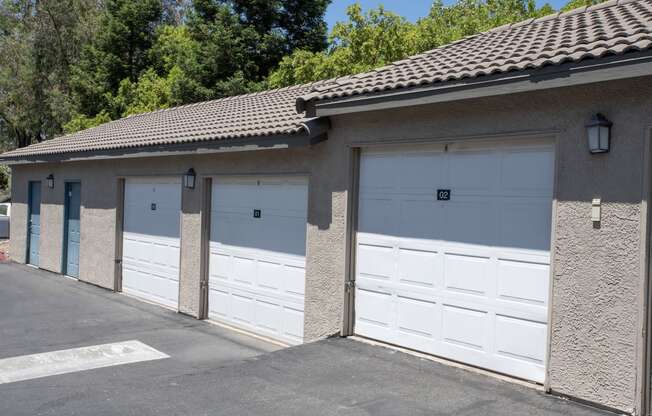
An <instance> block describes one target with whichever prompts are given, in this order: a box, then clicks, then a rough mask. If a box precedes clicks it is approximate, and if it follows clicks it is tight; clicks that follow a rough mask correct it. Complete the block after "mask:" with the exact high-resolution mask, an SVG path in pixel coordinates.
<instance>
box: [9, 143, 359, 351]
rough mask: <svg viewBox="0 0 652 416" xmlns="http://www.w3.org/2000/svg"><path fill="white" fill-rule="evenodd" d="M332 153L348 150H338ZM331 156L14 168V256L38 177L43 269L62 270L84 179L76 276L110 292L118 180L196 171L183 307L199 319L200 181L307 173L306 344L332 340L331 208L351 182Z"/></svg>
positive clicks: (185, 222)
mask: <svg viewBox="0 0 652 416" xmlns="http://www.w3.org/2000/svg"><path fill="white" fill-rule="evenodd" d="M333 149H337V151H339V152H344V150H343V149H340V148H336V147H333ZM322 150H323V151H322ZM331 153H332V150H329V149H328V146H327V145H326V144H320V145H317V146H316V147H315V148H313V149H292V150H283V151H279V150H265V151H260V152H246V153H229V154H220V155H204V156H186V157H181V156H177V157H163V158H144V159H123V160H110V161H109V160H104V161H93V162H74V163H58V164H54V163H52V164H42V165H30V166H15V167H14V168H13V171H12V173H13V183H12V185H13V189H14V194H13V195H14V206H13V208H12V209H13V211H12V241H11V252H12V254H13V258H14V260H16V261H18V262H25V250H26V239H25V232H26V231H25V224H26V221H27V220H26V215H27V186H28V182H29V181H30V180H41V181H42V182H43V184H42V187H43V191H42V193H43V195H42V205H41V207H42V212H41V223H42V226H41V246H40V257H41V264H40V267H42V268H44V269H46V270H50V271H53V272H57V273H59V272H61V264H62V263H61V256H62V252H63V250H62V240H63V193H64V181H65V180H69V179H81V184H82V185H81V189H82V215H81V245H80V265H79V269H80V272H79V278H80V280H83V281H86V282H89V283H93V284H96V285H99V286H102V287H105V288H108V289H113V287H114V261H115V237H114V236H115V231H116V228H115V227H116V206H117V201H118V196H117V189H118V188H117V184H118V178H119V177H129V176H143V175H179V176H180V175H182V174H183V173H184V172H186V171H187V170H188V168H189V167H193V168H194V169H195V171H196V172H197V175H198V179H197V186H196V188H195V189H194V190H187V189H184V191H183V196H182V217H181V236H182V243H181V264H180V269H181V276H180V293H179V310H180V311H181V312H184V313H187V314H190V315H193V316H198V313H199V293H200V289H199V282H200V279H199V278H200V267H201V257H200V252H201V232H200V230H201V227H202V224H201V205H202V195H203V189H202V186H203V181H202V178H203V177H206V176H212V175H227V174H251V173H259V174H279V173H307V174H309V175H310V191H309V201H308V205H309V214H308V216H309V218H308V221H309V224H308V226H307V241H308V246H307V249H306V250H307V256H308V257H309V258H312V257H314V258H316V259H319V260H315V261H311V262H308V265H307V267H306V299H307V300H306V305H305V308H306V311H305V315H306V325H305V328H304V331H305V337H306V339H308V340H311V339H318V338H322V337H325V336H329V335H332V334H335V333H337V332H339V330H340V325H341V324H340V322H341V309H340V307H341V302H342V297H343V294H342V285H343V283H342V280H341V279H343V270H344V248H342V247H340V246H339V245H338V244H337V243H336V242H337V241H339V240H341V239H342V238H343V236H344V217H343V215H341V214H339V215H336V216H335V217H333V210H332V209H331V208H330V204H331V199H333V200H334V201H335V203H336V204H337V206H338V207H342V204H343V201H345V197H342V196H338V194H341V193H343V192H344V191H343V189H341V186H340V184H341V183H345V182H346V181H345V180H344V179H343V177H344V176H343V175H345V173H344V172H339V171H335V172H332V171H331V170H332V169H331V170H329V169H330V166H331V164H330V161H331V160H332V157H331ZM344 154H345V153H344ZM50 173H52V174H53V175H54V177H55V187H54V189H52V190H50V189H48V188H47V187H46V185H45V177H46V176H47V175H49V174H50ZM338 188H339V189H338ZM337 201H339V202H337ZM339 211H340V208H338V210H337V212H339ZM338 279H340V280H338Z"/></svg>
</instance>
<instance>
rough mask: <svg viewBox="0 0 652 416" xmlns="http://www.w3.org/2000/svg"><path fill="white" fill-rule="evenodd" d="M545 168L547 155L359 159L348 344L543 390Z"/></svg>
mask: <svg viewBox="0 0 652 416" xmlns="http://www.w3.org/2000/svg"><path fill="white" fill-rule="evenodd" d="M553 165H554V153H553V150H552V146H550V145H548V144H545V143H532V144H523V145H518V146H516V145H506V144H494V145H491V146H490V145H485V146H484V147H482V148H481V147H472V146H458V147H455V146H450V147H449V148H448V149H447V150H446V149H444V148H443V147H435V146H433V147H414V148H402V149H399V150H397V149H380V150H374V151H365V152H363V153H362V156H361V162H360V201H359V221H358V233H357V236H356V239H357V242H356V244H357V248H356V250H357V251H356V291H355V332H356V333H357V334H360V335H363V336H367V337H370V338H374V339H378V340H382V341H386V342H389V343H392V344H396V345H400V346H405V347H408V348H412V349H415V350H420V351H424V352H427V353H431V354H433V355H439V356H442V357H446V358H450V359H453V360H456V361H460V362H464V363H467V364H471V365H474V366H478V367H483V368H486V369H490V370H493V371H496V372H500V373H504V374H508V375H512V376H516V377H519V378H523V379H528V380H533V381H536V382H543V381H544V374H545V359H546V358H545V357H546V345H547V325H548V291H549V267H550V266H549V264H550V227H551V225H550V224H551V216H552V215H551V209H552V189H553ZM439 191H448V192H449V196H450V199H449V200H446V199H445V198H443V199H441V200H438V199H437V195H438V194H439Z"/></svg>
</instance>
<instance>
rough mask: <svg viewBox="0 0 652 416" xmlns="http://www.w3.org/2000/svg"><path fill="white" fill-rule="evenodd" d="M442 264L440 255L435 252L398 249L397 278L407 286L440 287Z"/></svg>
mask: <svg viewBox="0 0 652 416" xmlns="http://www.w3.org/2000/svg"><path fill="white" fill-rule="evenodd" d="M387 262H389V261H387ZM442 263H443V262H442V256H441V254H440V253H438V252H436V251H426V250H414V249H408V248H399V251H398V271H397V273H398V274H397V276H398V279H399V281H400V282H402V283H405V284H408V285H417V286H425V287H441V286H442V283H443V274H442V271H443V270H442Z"/></svg>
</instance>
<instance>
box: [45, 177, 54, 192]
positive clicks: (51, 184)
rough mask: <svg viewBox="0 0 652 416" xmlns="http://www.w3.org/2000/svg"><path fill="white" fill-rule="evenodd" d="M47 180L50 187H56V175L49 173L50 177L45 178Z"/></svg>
mask: <svg viewBox="0 0 652 416" xmlns="http://www.w3.org/2000/svg"><path fill="white" fill-rule="evenodd" d="M45 180H47V181H48V188H50V189H53V188H54V175H53V174H49V175H48V177H47V178H45Z"/></svg>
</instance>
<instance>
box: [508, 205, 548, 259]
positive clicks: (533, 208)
mask: <svg viewBox="0 0 652 416" xmlns="http://www.w3.org/2000/svg"><path fill="white" fill-rule="evenodd" d="M551 221H552V218H551V215H550V200H546V199H539V200H535V201H527V202H512V201H505V202H504V203H503V204H501V207H500V221H499V224H500V236H501V240H500V244H501V245H502V246H503V247H517V248H519V249H529V250H542V251H548V250H549V249H550V226H551ZM524 229H529V232H523V230H524Z"/></svg>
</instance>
